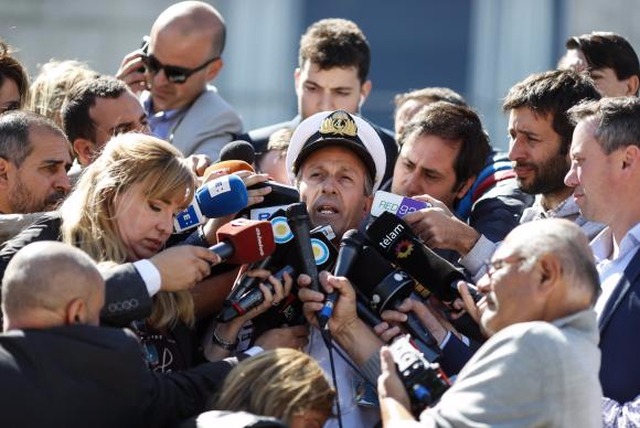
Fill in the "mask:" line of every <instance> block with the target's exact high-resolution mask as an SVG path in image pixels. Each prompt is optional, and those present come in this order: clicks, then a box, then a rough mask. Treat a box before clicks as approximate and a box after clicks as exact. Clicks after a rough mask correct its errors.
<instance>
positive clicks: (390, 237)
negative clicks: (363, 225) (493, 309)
mask: <svg viewBox="0 0 640 428" xmlns="http://www.w3.org/2000/svg"><path fill="white" fill-rule="evenodd" d="M367 237H368V238H369V241H370V242H371V244H372V245H374V246H375V247H376V249H377V250H378V251H380V253H381V254H382V255H384V256H385V257H386V258H387V259H388V260H389V261H391V262H392V263H393V264H395V265H396V266H398V267H400V268H401V269H403V270H404V271H406V272H407V273H409V275H411V276H412V277H413V278H414V279H415V280H416V281H418V282H419V283H420V284H422V285H423V286H424V287H426V288H427V289H428V290H430V291H431V292H432V293H433V294H434V295H435V296H436V297H437V298H438V299H440V300H441V301H442V302H444V303H450V302H452V301H453V300H455V299H456V298H458V297H460V293H459V292H458V287H457V284H458V281H466V280H467V279H466V278H465V276H464V273H462V272H461V271H460V270H459V269H456V267H455V266H453V265H452V264H451V263H449V261H447V260H445V259H443V258H442V257H440V256H439V255H437V254H436V253H434V252H433V251H432V250H431V249H430V248H428V247H427V246H425V245H424V243H423V242H422V240H421V239H420V238H419V237H418V236H417V235H416V234H415V233H414V232H413V230H411V227H410V226H409V225H408V224H407V223H405V222H404V221H403V220H402V219H400V218H398V217H396V216H395V215H393V214H391V213H389V212H383V213H382V214H380V216H379V217H378V218H377V219H375V220H374V221H373V222H372V223H371V224H369V226H367ZM469 293H471V296H472V297H473V298H474V300H476V301H478V300H479V299H480V297H481V296H480V295H479V293H478V292H477V291H476V290H473V289H471V288H469Z"/></svg>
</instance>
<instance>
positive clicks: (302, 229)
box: [286, 202, 320, 291]
mask: <svg viewBox="0 0 640 428" xmlns="http://www.w3.org/2000/svg"><path fill="white" fill-rule="evenodd" d="M286 213H287V223H288V224H289V227H290V228H291V231H292V232H293V234H294V236H295V239H294V241H295V243H296V248H297V250H298V253H299V255H300V259H301V262H302V268H301V269H300V273H305V274H307V275H309V276H310V277H311V287H310V288H311V289H312V290H314V291H320V283H319V282H318V267H317V266H316V261H315V257H314V255H313V247H312V246H311V233H310V230H311V221H310V220H309V213H308V212H307V205H306V204H305V203H304V202H297V203H295V204H291V205H289V206H288V207H287V209H286Z"/></svg>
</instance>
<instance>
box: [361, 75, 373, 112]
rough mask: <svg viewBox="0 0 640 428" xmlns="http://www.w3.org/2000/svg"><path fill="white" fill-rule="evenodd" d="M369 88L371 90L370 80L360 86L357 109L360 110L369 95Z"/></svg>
mask: <svg viewBox="0 0 640 428" xmlns="http://www.w3.org/2000/svg"><path fill="white" fill-rule="evenodd" d="M371 88H373V83H371V80H367V81H366V82H364V83H363V84H362V85H361V86H360V102H359V104H358V107H360V108H362V105H363V104H364V102H365V101H366V100H367V97H368V96H369V94H370V93H371Z"/></svg>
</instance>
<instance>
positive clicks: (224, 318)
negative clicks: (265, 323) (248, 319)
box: [216, 265, 295, 322]
mask: <svg viewBox="0 0 640 428" xmlns="http://www.w3.org/2000/svg"><path fill="white" fill-rule="evenodd" d="M285 273H288V274H289V275H290V276H292V277H293V275H294V274H295V271H294V270H293V267H291V266H289V265H287V266H285V267H283V268H282V269H280V270H279V271H278V272H276V273H274V274H273V276H274V277H275V278H276V279H278V280H279V281H282V280H283V279H284V274H285ZM256 279H258V283H259V282H260V279H259V278H256ZM264 285H266V286H267V287H268V288H269V289H270V290H271V292H272V293H274V292H275V290H274V288H273V285H272V284H271V283H270V282H264ZM262 302H264V294H262V291H261V290H260V288H258V287H257V286H256V287H254V288H252V289H251V290H249V291H248V292H247V293H245V294H244V295H243V296H242V297H240V299H238V300H237V301H231V302H230V305H229V306H226V307H225V308H224V309H223V310H222V312H220V315H218V318H217V320H216V321H218V322H229V321H231V320H232V319H234V318H237V317H239V316H242V315H244V314H246V313H247V312H248V311H250V310H251V309H253V308H255V307H257V306H259V305H260V304H261V303H262Z"/></svg>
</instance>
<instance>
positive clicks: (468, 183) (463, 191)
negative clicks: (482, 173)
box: [456, 175, 476, 200]
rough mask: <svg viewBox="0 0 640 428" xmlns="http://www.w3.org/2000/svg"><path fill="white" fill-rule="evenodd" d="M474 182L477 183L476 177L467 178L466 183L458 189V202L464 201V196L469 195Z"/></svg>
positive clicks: (461, 184)
mask: <svg viewBox="0 0 640 428" xmlns="http://www.w3.org/2000/svg"><path fill="white" fill-rule="evenodd" d="M474 181H476V176H475V175H473V176H471V177H469V178H467V179H466V180H465V181H463V182H462V183H460V184H459V185H458V188H457V189H456V200H459V199H462V198H463V197H464V195H466V194H467V192H468V191H469V189H471V186H473V182H474Z"/></svg>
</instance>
